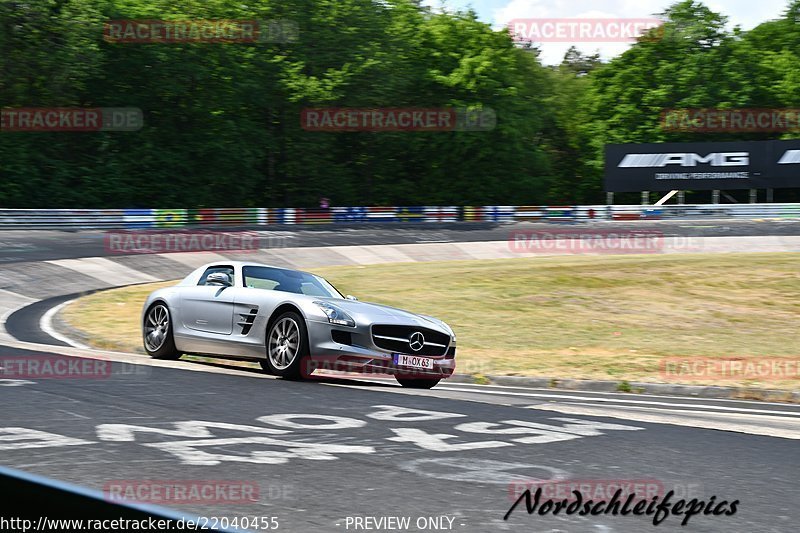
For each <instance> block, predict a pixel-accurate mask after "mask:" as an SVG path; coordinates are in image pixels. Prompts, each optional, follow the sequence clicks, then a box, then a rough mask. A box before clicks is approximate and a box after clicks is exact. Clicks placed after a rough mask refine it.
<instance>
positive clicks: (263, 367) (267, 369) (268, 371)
mask: <svg viewBox="0 0 800 533" xmlns="http://www.w3.org/2000/svg"><path fill="white" fill-rule="evenodd" d="M258 364H259V365H261V370H263V371H264V373H265V374H272V369H271V368H270V367H269V363H267V360H266V359H259V361H258Z"/></svg>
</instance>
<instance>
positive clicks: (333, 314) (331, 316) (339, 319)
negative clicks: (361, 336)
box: [314, 302, 356, 328]
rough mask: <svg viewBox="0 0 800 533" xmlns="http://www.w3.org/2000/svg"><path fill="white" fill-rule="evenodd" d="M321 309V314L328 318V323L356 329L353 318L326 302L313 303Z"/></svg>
mask: <svg viewBox="0 0 800 533" xmlns="http://www.w3.org/2000/svg"><path fill="white" fill-rule="evenodd" d="M314 303H315V304H317V305H318V306H319V308H320V309H322V312H323V313H325V315H326V316H327V317H328V322H330V323H331V324H336V325H339V326H348V327H351V328H354V327H356V321H355V320H353V317H351V316H350V315H348V314H347V313H345V312H344V311H342V310H341V309H339V308H338V307H336V306H335V305H333V304H330V303H328V302H314Z"/></svg>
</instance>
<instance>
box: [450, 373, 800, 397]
mask: <svg viewBox="0 0 800 533" xmlns="http://www.w3.org/2000/svg"><path fill="white" fill-rule="evenodd" d="M447 381H448V382H449V383H472V384H475V383H478V384H483V385H502V386H506V387H520V388H531V389H551V390H566V391H586V392H615V393H620V392H623V393H631V394H644V395H663V396H684V397H696V398H713V399H722V400H759V401H770V402H783V403H800V391H782V390H774V389H753V388H747V387H719V386H715V385H679V384H671V383H645V382H636V381H634V382H628V381H603V380H588V379H559V378H533V377H520V376H480V377H477V376H474V375H471V374H454V375H453V376H452V377H451V378H450V379H448V380H447Z"/></svg>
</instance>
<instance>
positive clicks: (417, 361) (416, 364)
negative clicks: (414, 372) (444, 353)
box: [394, 353, 433, 370]
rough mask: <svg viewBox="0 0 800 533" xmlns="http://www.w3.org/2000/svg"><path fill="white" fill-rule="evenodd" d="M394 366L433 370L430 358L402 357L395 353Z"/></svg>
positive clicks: (402, 355)
mask: <svg viewBox="0 0 800 533" xmlns="http://www.w3.org/2000/svg"><path fill="white" fill-rule="evenodd" d="M394 364H396V365H397V366H407V367H411V368H424V369H425V370H433V359H431V358H430V357H419V356H417V355H404V354H401V353H396V354H394Z"/></svg>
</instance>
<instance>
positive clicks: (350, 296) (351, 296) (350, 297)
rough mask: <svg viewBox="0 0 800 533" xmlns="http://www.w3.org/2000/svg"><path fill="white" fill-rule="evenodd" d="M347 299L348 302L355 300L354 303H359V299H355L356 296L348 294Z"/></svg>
mask: <svg viewBox="0 0 800 533" xmlns="http://www.w3.org/2000/svg"><path fill="white" fill-rule="evenodd" d="M345 298H346V299H347V300H353V301H354V302H357V301H358V298H356V297H355V296H353V295H352V294H348V295H347V296H345Z"/></svg>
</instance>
